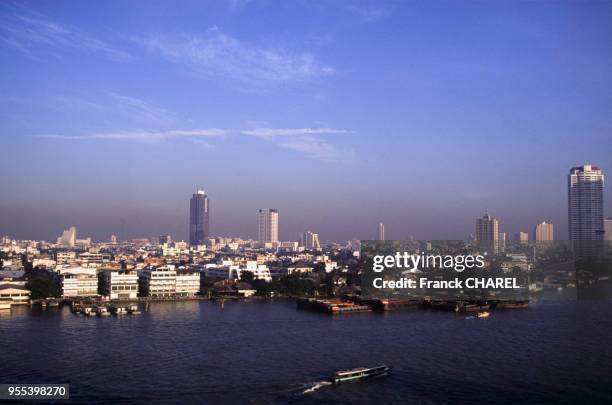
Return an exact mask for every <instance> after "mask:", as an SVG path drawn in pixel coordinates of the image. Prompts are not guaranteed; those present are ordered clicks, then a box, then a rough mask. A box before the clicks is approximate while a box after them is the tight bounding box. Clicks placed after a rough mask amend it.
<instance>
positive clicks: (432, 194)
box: [0, 1, 612, 240]
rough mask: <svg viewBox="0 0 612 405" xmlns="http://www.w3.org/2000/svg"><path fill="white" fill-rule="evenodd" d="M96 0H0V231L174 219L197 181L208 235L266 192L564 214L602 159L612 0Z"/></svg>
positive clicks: (531, 215)
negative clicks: (570, 196)
mask: <svg viewBox="0 0 612 405" xmlns="http://www.w3.org/2000/svg"><path fill="white" fill-rule="evenodd" d="M313 3H317V4H316V5H315V4H313ZM97 11H98V12H97V14H96V16H95V18H94V17H93V16H92V15H91V12H90V7H88V6H87V5H85V4H81V3H80V2H73V1H59V2H53V3H51V2H30V1H24V2H2V4H0V21H1V22H2V24H0V58H1V59H0V60H1V61H2V63H0V71H1V72H2V75H0V86H2V89H3V91H2V96H1V97H0V104H1V105H2V110H1V111H2V113H1V114H0V117H1V118H0V133H1V135H0V148H1V149H2V150H3V152H4V155H5V156H7V157H8V158H5V159H2V160H0V170H2V172H3V173H8V174H7V175H3V176H1V178H0V189H2V190H3V193H2V196H3V197H2V199H1V201H0V232H2V233H5V234H10V235H13V236H14V237H17V238H23V239H25V238H34V239H47V240H52V239H54V238H56V237H57V235H58V234H59V233H61V231H62V230H63V229H66V227H68V226H71V225H75V226H77V227H78V229H79V230H80V233H81V234H83V235H88V236H89V235H91V236H92V237H93V238H94V239H97V240H102V239H106V238H108V235H110V234H116V235H118V236H119V237H120V238H135V237H143V236H150V235H160V234H166V233H168V234H171V235H172V236H173V237H174V238H178V239H185V238H186V237H187V236H186V234H185V229H187V227H188V221H189V219H188V215H185V194H186V190H193V189H194V185H200V184H201V185H205V188H206V191H207V192H208V194H209V195H210V196H213V197H212V198H213V199H214V201H215V203H214V222H213V224H214V232H213V233H214V234H215V235H236V236H241V237H245V238H253V239H256V238H257V222H256V221H257V219H256V218H254V215H253V212H254V210H256V209H257V208H259V207H270V206H273V207H276V208H277V209H278V210H279V211H280V212H282V213H283V218H282V222H281V224H280V227H279V238H280V239H292V240H298V238H299V235H300V233H301V232H303V231H304V230H307V229H312V230H314V231H316V232H317V233H319V234H320V236H321V239H322V240H347V239H360V238H364V237H371V236H372V233H373V231H372V230H373V229H374V228H375V227H376V224H377V223H379V222H383V223H384V224H387V225H388V228H387V229H386V235H385V236H386V238H387V239H407V238H408V237H409V236H411V235H412V236H415V237H417V238H420V239H462V238H465V237H466V234H469V233H471V231H470V230H471V229H473V221H474V218H477V217H479V216H482V214H483V213H484V212H489V213H490V214H491V215H493V216H494V217H496V218H499V219H500V221H501V222H502V224H503V228H504V231H505V232H506V233H507V234H508V235H514V234H515V233H518V232H520V231H527V230H529V229H532V227H533V226H534V225H535V224H537V223H539V222H541V221H543V220H546V221H550V222H552V223H554V224H555V233H556V235H558V236H560V235H567V234H568V229H567V201H566V200H567V195H566V187H567V185H566V175H567V170H568V168H570V167H573V166H576V165H581V164H593V165H597V166H599V167H601V168H602V169H603V170H604V172H605V171H608V172H609V170H610V168H611V167H612V156H610V154H609V152H608V151H609V150H612V137H611V136H610V128H611V127H610V118H609V111H610V109H611V108H612V100H610V98H609V96H608V91H607V89H609V88H610V87H612V72H611V71H610V70H609V69H607V67H608V66H610V65H611V64H612V55H611V53H610V50H609V46H608V41H607V38H610V37H612V27H610V25H609V24H608V22H609V17H610V16H611V15H612V4H610V3H592V4H589V5H586V6H581V5H578V4H574V3H571V2H567V3H560V4H552V3H550V4H547V3H526V4H523V5H522V7H520V8H518V9H517V8H516V7H513V6H511V5H508V4H501V3H490V4H476V3H474V4H463V5H458V4H454V3H453V2H439V3H438V2H436V3H427V4H416V3H414V4H413V3H397V2H376V3H368V2H349V3H343V4H336V3H335V2H329V1H322V2H298V4H295V5H293V6H292V7H289V6H287V5H285V4H283V3H278V2H276V3H275V2H215V3H207V4H202V3H199V2H186V3H185V4H183V5H182V7H180V8H172V9H168V7H165V6H164V5H163V4H159V3H156V2H150V3H148V4H147V6H146V7H136V6H134V5H130V4H126V3H122V2H117V1H108V2H104V3H103V4H101V5H99V9H98V10H97ZM262 21H265V24H264V23H262ZM407 22H408V23H407ZM585 22H586V23H585ZM611 193H612V191H611V190H610V188H609V187H608V189H606V190H604V204H605V205H604V215H605V216H610V215H611V213H612V209H611V207H612V205H611V203H612V195H611Z"/></svg>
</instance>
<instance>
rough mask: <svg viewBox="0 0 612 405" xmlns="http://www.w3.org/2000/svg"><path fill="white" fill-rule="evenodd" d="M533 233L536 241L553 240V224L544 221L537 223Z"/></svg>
mask: <svg viewBox="0 0 612 405" xmlns="http://www.w3.org/2000/svg"><path fill="white" fill-rule="evenodd" d="M533 233H534V239H535V241H536V242H550V241H553V240H555V229H554V226H553V224H551V223H549V222H546V221H543V222H540V223H539V224H537V225H536V226H535V229H534V231H533Z"/></svg>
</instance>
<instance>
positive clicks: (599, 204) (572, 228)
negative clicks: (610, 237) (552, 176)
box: [567, 165, 604, 240]
mask: <svg viewBox="0 0 612 405" xmlns="http://www.w3.org/2000/svg"><path fill="white" fill-rule="evenodd" d="M603 184H604V175H603V173H602V171H601V170H600V169H599V168H598V167H597V166H592V165H584V166H577V167H572V169H571V170H570V172H569V175H568V177H567V194H568V219H569V239H570V240H602V239H603V232H604V229H603V225H604V224H603Z"/></svg>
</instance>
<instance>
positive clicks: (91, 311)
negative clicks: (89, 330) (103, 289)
mask: <svg viewBox="0 0 612 405" xmlns="http://www.w3.org/2000/svg"><path fill="white" fill-rule="evenodd" d="M83 314H84V315H86V316H92V315H95V314H96V312H95V311H94V309H93V308H92V307H83Z"/></svg>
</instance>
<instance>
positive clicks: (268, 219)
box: [258, 208, 278, 243]
mask: <svg viewBox="0 0 612 405" xmlns="http://www.w3.org/2000/svg"><path fill="white" fill-rule="evenodd" d="M258 219H259V231H258V240H259V242H261V243H270V242H278V210H276V209H274V208H262V209H260V210H259V215H258Z"/></svg>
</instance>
